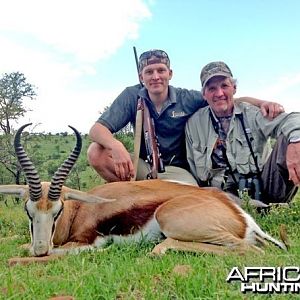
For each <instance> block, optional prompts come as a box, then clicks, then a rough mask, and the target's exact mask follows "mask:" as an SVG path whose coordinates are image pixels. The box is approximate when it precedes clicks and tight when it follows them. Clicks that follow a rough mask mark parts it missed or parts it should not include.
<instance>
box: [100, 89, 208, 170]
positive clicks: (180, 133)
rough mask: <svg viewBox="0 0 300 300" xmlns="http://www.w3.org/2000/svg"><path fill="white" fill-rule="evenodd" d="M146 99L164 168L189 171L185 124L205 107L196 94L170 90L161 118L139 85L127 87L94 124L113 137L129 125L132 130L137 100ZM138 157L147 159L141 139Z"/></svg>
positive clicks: (199, 94) (181, 90)
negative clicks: (174, 167)
mask: <svg viewBox="0 0 300 300" xmlns="http://www.w3.org/2000/svg"><path fill="white" fill-rule="evenodd" d="M139 97H142V98H143V99H145V101H146V103H147V105H148V107H149V112H150V115H151V117H152V118H153V120H154V124H155V132H156V136H157V139H158V143H159V145H160V146H159V149H160V153H161V158H162V160H163V162H164V165H165V166H167V165H172V166H178V167H183V168H186V169H188V164H187V160H186V148H185V132H184V128H185V124H186V121H187V120H188V118H189V117H190V116H191V115H192V114H193V113H194V112H195V111H197V110H198V109H199V108H201V107H204V106H206V105H207V103H206V101H204V100H203V98H202V95H201V93H200V92H199V91H195V90H187V89H181V88H175V87H173V86H169V95H168V99H167V101H166V102H165V103H164V105H163V107H162V110H161V112H160V114H158V113H157V111H156V109H155V107H154V105H153V103H152V101H151V100H150V98H149V95H148V92H147V90H146V89H145V88H142V89H141V88H140V86H139V85H135V86H131V87H127V88H126V89H125V90H124V91H123V92H122V93H121V94H120V95H119V96H118V97H117V98H116V99H115V101H114V102H113V103H112V105H111V106H110V107H109V109H107V110H106V111H105V112H104V113H103V114H102V115H101V116H100V117H99V119H98V121H97V122H99V123H101V124H102V125H104V126H106V127H107V128H108V129H109V130H110V131H111V132H112V133H115V132H117V131H119V130H120V129H122V128H123V127H124V126H126V125H127V124H128V123H129V122H130V123H131V124H132V125H133V126H134V127H135V118H136V112H137V100H138V98H139ZM140 157H141V158H143V159H146V148H145V144H144V141H143V139H142V143H141V154H140Z"/></svg>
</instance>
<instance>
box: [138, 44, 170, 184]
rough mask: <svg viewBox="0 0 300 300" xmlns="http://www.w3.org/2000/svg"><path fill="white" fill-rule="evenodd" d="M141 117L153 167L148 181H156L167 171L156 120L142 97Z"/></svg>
mask: <svg viewBox="0 0 300 300" xmlns="http://www.w3.org/2000/svg"><path fill="white" fill-rule="evenodd" d="M133 51H134V56H135V62H136V66H137V71H138V73H139V67H138V58H137V53H136V48H135V47H133ZM139 82H140V86H141V87H143V83H142V82H141V80H140V78H139ZM139 115H141V116H142V124H143V132H144V139H145V146H146V153H147V160H146V162H148V163H149V164H150V166H151V169H150V172H149V174H148V175H147V179H156V178H157V173H163V172H164V171H165V169H164V164H163V161H162V159H161V154H160V151H159V144H158V140H157V136H156V134H155V125H154V120H153V118H151V116H150V113H149V108H148V106H147V104H146V102H145V100H144V99H143V98H141V97H139V98H138V103H137V121H138V117H139ZM137 127H138V124H137V122H136V128H137ZM137 131H138V130H136V135H137V136H139V134H138V132H137ZM135 144H136V143H135ZM139 146H140V144H139ZM139 146H138V147H139ZM139 151H140V149H139V148H138V149H135V154H136V153H138V154H139ZM135 156H136V155H135ZM135 168H136V170H137V163H136V166H135ZM136 170H135V171H136Z"/></svg>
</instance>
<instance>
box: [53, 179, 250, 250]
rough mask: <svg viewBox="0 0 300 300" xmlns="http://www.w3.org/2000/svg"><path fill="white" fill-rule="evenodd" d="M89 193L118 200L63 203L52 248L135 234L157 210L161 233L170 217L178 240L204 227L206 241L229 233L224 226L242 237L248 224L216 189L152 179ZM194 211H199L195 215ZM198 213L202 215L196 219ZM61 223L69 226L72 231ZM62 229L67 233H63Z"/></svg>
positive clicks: (194, 238)
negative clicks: (68, 242)
mask: <svg viewBox="0 0 300 300" xmlns="http://www.w3.org/2000/svg"><path fill="white" fill-rule="evenodd" d="M63 192H64V191H63ZM89 193H90V194H95V195H99V196H101V197H105V198H114V199H116V201H115V202H111V203H103V204H89V203H79V202H77V201H66V202H65V209H64V211H63V217H62V218H60V219H59V223H58V224H57V231H56V232H55V236H54V243H55V244H56V245H62V244H64V243H65V242H67V241H71V242H81V243H88V244H91V243H93V241H94V240H95V238H96V237H97V236H98V235H99V234H100V235H102V234H103V235H108V234H117V235H129V234H132V233H135V232H136V231H137V230H138V229H139V228H141V227H142V226H143V225H144V224H145V223H147V221H148V220H149V219H150V218H151V217H152V216H153V214H154V212H155V210H156V209H157V208H158V209H157V219H158V221H159V222H160V224H161V227H162V229H164V230H166V231H168V230H169V229H168V228H167V225H165V223H166V222H167V221H169V220H168V216H167V215H168V214H169V215H170V220H174V221H176V222H174V221H173V222H172V224H170V223H169V226H172V227H173V226H174V227H173V228H174V230H175V231H176V235H177V236H174V238H176V237H177V238H180V239H182V240H190V239H191V238H192V240H197V238H196V236H194V235H195V234H197V233H199V232H196V231H195V230H194V229H193V227H195V226H197V227H199V228H202V227H203V225H205V226H204V228H205V231H206V232H207V236H211V235H212V233H213V235H214V239H217V236H218V235H219V234H222V233H223V234H224V232H225V231H228V229H227V228H228V227H229V228H230V232H231V233H232V234H233V235H234V236H236V237H237V238H238V239H241V238H243V237H244V235H245V227H246V223H245V220H244V218H243V216H241V215H240V213H239V211H238V209H237V208H236V207H235V206H234V205H233V204H232V203H231V201H230V200H229V199H228V198H227V196H226V194H224V193H223V192H219V191H218V190H216V189H205V188H198V187H192V186H187V185H180V184H176V183H170V182H165V181H160V180H151V184H150V182H149V181H136V182H118V183H110V184H105V185H102V186H98V187H96V188H94V189H92V190H91V191H90V192H89ZM171 200H172V201H171ZM194 207H195V208H196V207H197V208H198V210H197V211H195V209H194ZM199 209H200V211H203V213H202V214H200V215H199ZM225 210H226V212H225ZM193 212H195V215H194V214H193ZM208 212H209V213H208ZM221 212H222V213H221ZM216 218H217V219H216ZM218 218H221V219H218ZM216 222H217V223H222V224H223V227H225V228H219V227H218V226H217V225H216V224H215V223H216ZM64 223H72V226H68V225H67V224H64ZM83 224H84V225H83ZM207 224H210V225H211V226H210V227H209V228H211V227H212V229H211V230H212V231H211V232H210V231H209V232H208V231H207V227H208V226H207ZM215 226H216V227H215ZM62 228H64V229H65V230H63V231H64V232H62V230H61V229H62ZM66 231H68V233H67V232H66ZM193 232H194V234H193ZM189 234H190V235H189ZM62 237H64V238H62ZM201 238H204V236H201ZM198 239H199V237H198ZM207 242H209V239H208V238H207ZM221 242H222V241H220V243H221Z"/></svg>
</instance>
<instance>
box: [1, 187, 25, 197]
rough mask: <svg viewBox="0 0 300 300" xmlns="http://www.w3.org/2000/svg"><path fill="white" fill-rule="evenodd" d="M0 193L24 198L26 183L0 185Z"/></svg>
mask: <svg viewBox="0 0 300 300" xmlns="http://www.w3.org/2000/svg"><path fill="white" fill-rule="evenodd" d="M0 194H6V195H15V196H18V197H20V198H26V196H27V195H28V185H18V184H9V185H0Z"/></svg>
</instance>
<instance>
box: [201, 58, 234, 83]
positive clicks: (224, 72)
mask: <svg viewBox="0 0 300 300" xmlns="http://www.w3.org/2000/svg"><path fill="white" fill-rule="evenodd" d="M215 76H225V77H232V73H231V70H230V69H229V67H228V66H227V65H226V64H225V63H224V62H222V61H215V62H211V63H209V64H207V65H206V66H204V67H203V69H202V71H201V74H200V80H201V84H202V88H203V89H204V87H205V85H206V84H207V82H208V80H209V79H211V78H213V77H215Z"/></svg>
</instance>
